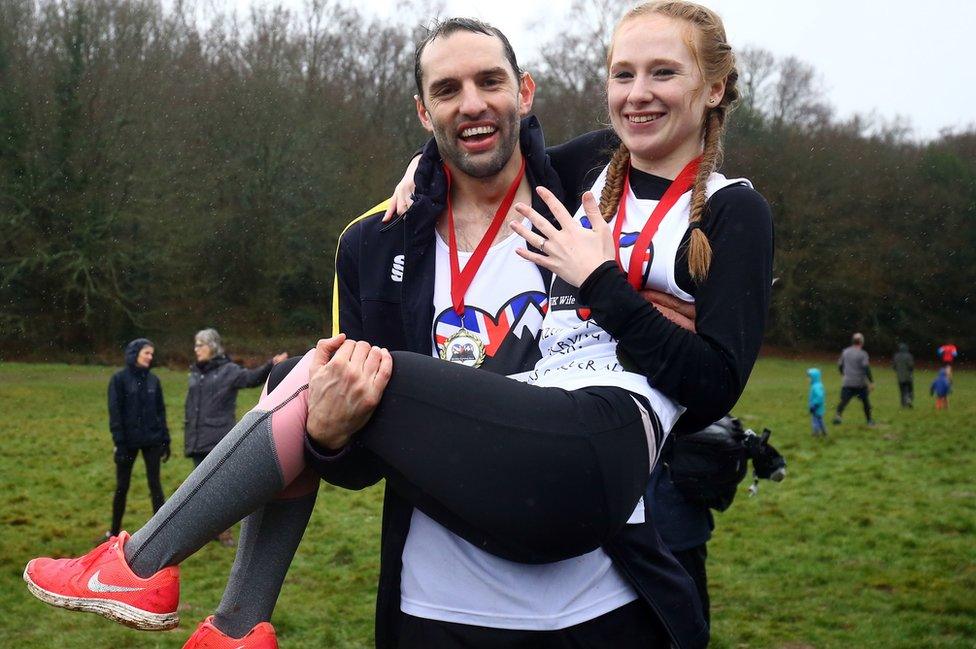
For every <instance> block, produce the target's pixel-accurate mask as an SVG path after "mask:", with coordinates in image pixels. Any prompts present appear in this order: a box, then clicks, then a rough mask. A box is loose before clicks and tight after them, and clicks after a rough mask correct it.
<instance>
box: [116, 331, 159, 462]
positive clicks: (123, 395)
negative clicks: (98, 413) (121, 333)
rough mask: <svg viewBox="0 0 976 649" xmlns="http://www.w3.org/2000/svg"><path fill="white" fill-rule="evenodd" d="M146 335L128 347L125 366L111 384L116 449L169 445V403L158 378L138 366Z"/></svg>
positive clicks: (145, 343)
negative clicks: (167, 423)
mask: <svg viewBox="0 0 976 649" xmlns="http://www.w3.org/2000/svg"><path fill="white" fill-rule="evenodd" d="M149 344H150V343H149V341H148V340H146V339H145V338H137V339H136V340H133V341H132V342H130V343H129V344H128V345H126V347H125V369H122V370H119V371H118V372H116V373H115V374H114V375H113V376H112V378H111V380H109V383H108V420H109V429H110V430H111V431H112V442H113V443H114V444H115V447H116V448H125V449H137V448H148V447H150V446H162V445H169V428H168V427H167V426H166V405H165V404H164V403H163V386H162V384H161V383H160V382H159V377H157V376H156V375H155V374H153V373H152V372H150V371H149V370H148V369H145V368H142V367H139V366H137V365H136V358H137V357H138V356H139V352H140V351H141V350H142V348H143V347H145V346H147V345H149Z"/></svg>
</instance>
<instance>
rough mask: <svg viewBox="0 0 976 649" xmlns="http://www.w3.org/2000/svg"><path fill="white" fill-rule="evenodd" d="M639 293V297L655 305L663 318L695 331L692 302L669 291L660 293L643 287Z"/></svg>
mask: <svg viewBox="0 0 976 649" xmlns="http://www.w3.org/2000/svg"><path fill="white" fill-rule="evenodd" d="M640 294H641V297H643V298H644V299H645V300H647V301H648V302H650V303H651V304H653V305H654V306H655V307H657V310H658V311H660V312H661V315H663V316H664V317H665V318H667V319H668V320H670V321H671V322H673V323H674V324H676V325H678V326H679V327H681V328H682V329H687V330H688V331H690V332H692V333H696V329H695V305H694V303H692V302H685V301H684V300H682V299H679V298H676V297H675V296H673V295H671V294H670V293H662V292H660V291H655V290H652V289H645V290H643V291H641V292H640Z"/></svg>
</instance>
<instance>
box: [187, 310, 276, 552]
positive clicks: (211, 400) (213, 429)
mask: <svg viewBox="0 0 976 649" xmlns="http://www.w3.org/2000/svg"><path fill="white" fill-rule="evenodd" d="M193 351H194V354H195V355H196V359H197V362H196V363H194V364H193V365H191V366H190V381H189V388H188V390H187V393H186V417H185V420H184V422H183V429H184V450H185V453H186V456H187V457H189V458H190V459H192V460H193V465H194V466H198V465H199V464H200V462H202V461H203V458H205V457H207V454H208V453H209V452H210V451H212V450H213V447H214V446H216V445H217V443H218V442H219V441H220V440H222V439H223V438H224V435H226V434H227V431H229V430H230V429H231V428H233V427H234V424H235V423H236V422H237V414H236V413H237V391H238V390H240V389H241V388H253V387H257V386H259V385H261V384H262V383H264V381H265V380H266V379H267V378H268V374H270V373H271V368H272V367H273V366H274V364H275V363H279V362H281V361H283V360H285V359H286V358H288V354H287V353H281V354H278V355H277V356H275V357H274V358H272V359H271V360H270V361H268V362H267V363H265V364H264V365H261V366H260V367H257V368H255V369H253V370H249V369H245V368H243V367H241V366H240V365H238V364H237V363H233V362H231V360H230V359H229V358H227V355H226V354H225V353H224V347H223V344H222V343H221V339H220V334H219V333H218V332H217V330H216V329H202V330H200V331H198V332H197V334H196V336H195V338H194V343H193ZM218 540H219V541H220V543H221V544H222V545H226V546H232V545H234V537H233V535H232V534H231V531H230V530H225V531H224V532H222V533H221V534H220V536H219V537H218Z"/></svg>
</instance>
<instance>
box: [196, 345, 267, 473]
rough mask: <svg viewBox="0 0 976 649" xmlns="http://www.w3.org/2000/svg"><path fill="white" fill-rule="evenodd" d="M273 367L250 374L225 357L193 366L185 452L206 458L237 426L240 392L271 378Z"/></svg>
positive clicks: (258, 369)
mask: <svg viewBox="0 0 976 649" xmlns="http://www.w3.org/2000/svg"><path fill="white" fill-rule="evenodd" d="M272 365H273V363H272V362H271V361H268V362H267V363H265V364H264V365H262V366H261V367H257V368H254V369H253V370H249V369H246V368H243V367H241V366H240V365H238V364H237V363H232V362H231V361H230V359H229V358H227V356H225V355H223V354H221V355H220V356H218V357H216V358H213V359H211V360H209V361H207V362H206V363H203V364H200V363H194V364H193V365H191V366H190V382H189V387H188V388H187V391H186V406H185V410H184V413H185V417H184V420H183V431H184V436H183V450H184V452H185V453H186V455H187V456H190V455H206V454H207V453H209V452H210V451H212V450H213V447H214V446H216V445H217V442H219V441H220V440H222V439H223V438H224V435H226V434H227V433H228V432H229V431H230V429H231V428H233V427H234V424H235V423H236V422H237V391H238V390H240V389H241V388H254V387H257V386H259V385H261V384H262V383H264V380H265V379H267V378H268V374H270V373H271V367H272Z"/></svg>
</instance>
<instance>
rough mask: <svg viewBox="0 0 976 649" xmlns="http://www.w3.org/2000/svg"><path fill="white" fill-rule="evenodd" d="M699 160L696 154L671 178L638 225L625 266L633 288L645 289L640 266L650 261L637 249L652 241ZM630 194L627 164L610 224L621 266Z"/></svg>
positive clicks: (687, 185) (692, 178)
mask: <svg viewBox="0 0 976 649" xmlns="http://www.w3.org/2000/svg"><path fill="white" fill-rule="evenodd" d="M700 162H701V157H700V156H699V157H697V158H695V159H694V160H692V161H691V162H689V163H688V164H687V165H685V168H684V169H682V170H681V173H679V174H678V177H677V178H675V179H674V180H672V181H671V184H670V185H668V189H667V190H666V191H665V192H664V196H662V197H661V200H659V201H658V202H657V206H656V207H655V208H654V211H652V212H651V215H650V216H649V217H648V218H647V223H645V224H644V227H643V228H641V231H640V234H639V235H637V241H635V242H634V250H633V252H631V254H630V264H629V267H628V268H627V281H628V282H629V283H630V285H631V286H633V287H634V290H636V291H639V290H641V289H642V288H644V287H643V286H642V285H641V280H642V279H643V277H644V273H643V272H642V271H643V266H644V262H645V261H649V259H648V256H647V255H646V254H640V253H638V251H645V250H647V247H648V246H649V245H650V243H651V239H653V238H654V234H655V233H656V232H657V229H658V226H660V225H661V221H663V220H664V217H665V216H666V215H667V213H668V212H669V211H670V210H671V208H672V207H674V204H675V203H677V202H678V199H679V198H681V195H682V194H684V193H685V192H686V191H688V190H689V189H691V185H692V184H693V183H694V182H695V175H697V174H698V165H699V163H700ZM628 196H630V167H629V166H628V167H627V175H626V176H625V177H624V189H623V193H622V194H621V199H620V205H619V206H618V207H617V220H616V221H615V222H614V224H613V245H614V248H616V250H617V265H618V266H620V268H623V267H624V265H623V264H622V263H621V262H620V234H621V232H623V229H624V221H625V220H626V219H627V197H628Z"/></svg>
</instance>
